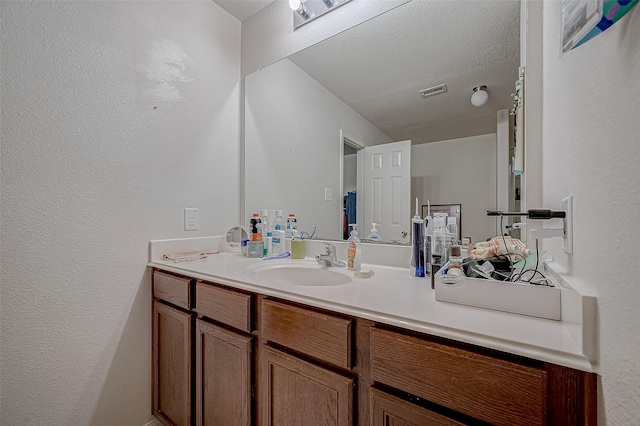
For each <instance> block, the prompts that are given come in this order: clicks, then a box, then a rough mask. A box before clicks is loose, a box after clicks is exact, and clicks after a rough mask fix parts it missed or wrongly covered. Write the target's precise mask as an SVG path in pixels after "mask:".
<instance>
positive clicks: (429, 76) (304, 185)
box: [245, 0, 520, 241]
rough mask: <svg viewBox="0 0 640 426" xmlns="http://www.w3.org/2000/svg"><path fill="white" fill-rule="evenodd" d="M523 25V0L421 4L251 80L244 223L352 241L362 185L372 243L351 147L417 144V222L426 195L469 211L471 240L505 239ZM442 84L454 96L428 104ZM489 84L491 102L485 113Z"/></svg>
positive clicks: (363, 229) (361, 215) (466, 228)
mask: <svg viewBox="0 0 640 426" xmlns="http://www.w3.org/2000/svg"><path fill="white" fill-rule="evenodd" d="M519 15H520V2H519V0H504V1H482V2H477V1H466V0H456V1H412V2H409V3H406V4H404V5H402V6H399V7H397V8H396V9H393V10H390V11H388V12H386V13H385V14H383V15H380V16H378V17H376V18H374V19H371V20H369V21H367V22H364V23H362V24H360V25H358V26H356V27H354V28H352V29H350V30H348V31H345V32H343V33H340V34H338V35H336V36H334V37H332V38H329V39H327V40H325V41H323V42H321V43H318V44H316V45H314V46H311V47H309V48H307V49H305V50H303V51H300V52H298V53H296V54H294V55H292V56H290V57H289V58H286V59H284V60H281V61H279V62H277V63H275V64H273V65H270V66H268V67H265V68H262V69H261V70H259V71H257V72H255V73H253V74H250V75H248V76H247V77H246V79H245V173H246V175H245V208H246V210H245V219H246V220H247V221H248V220H249V217H251V214H252V213H255V212H258V211H259V210H260V209H284V210H285V211H284V213H285V216H286V215H288V214H289V213H294V214H295V215H296V217H297V219H298V228H299V229H300V230H306V231H312V230H313V227H314V224H317V232H316V236H317V237H318V238H323V239H336V240H339V239H343V238H345V232H344V231H345V226H344V225H345V212H346V203H345V198H344V197H345V196H348V194H349V192H353V187H354V186H355V193H356V199H357V201H356V213H355V215H356V222H357V223H358V224H359V226H358V230H359V235H360V236H361V237H363V236H366V235H368V234H369V231H370V228H371V224H370V223H367V222H366V221H365V213H367V212H368V209H369V208H370V207H371V206H372V205H373V201H372V200H371V197H369V199H364V196H365V194H366V191H364V189H363V188H364V187H363V186H362V185H363V183H362V180H364V177H363V169H364V166H365V164H363V162H364V153H362V152H363V151H365V150H364V149H362V150H358V151H357V152H356V153H355V154H352V153H349V149H350V148H345V147H346V146H349V147H353V146H354V145H355V146H359V147H364V148H367V147H373V146H378V145H382V144H387V143H391V142H396V141H404V140H410V141H411V147H410V151H411V152H410V157H411V164H410V166H411V167H410V175H411V178H410V185H408V188H403V192H402V200H403V201H402V203H406V207H407V210H408V211H411V210H410V206H411V200H414V199H415V198H416V197H417V198H419V200H420V202H421V204H426V201H427V200H429V201H430V202H431V203H432V204H461V205H462V209H463V210H464V212H465V221H464V224H463V226H462V227H461V229H460V231H461V233H462V235H463V236H468V237H471V239H472V240H473V241H480V240H484V239H486V238H487V237H491V236H493V235H495V232H496V228H495V220H492V219H491V218H487V217H486V215H485V212H486V210H488V209H495V208H497V207H498V206H497V205H498V203H499V202H500V201H499V200H501V199H507V198H508V194H506V190H505V194H501V193H500V191H502V189H496V188H508V182H507V184H505V182H503V181H508V180H509V179H510V177H509V174H508V171H507V170H508V169H509V164H508V163H509V158H510V157H511V155H510V154H509V152H508V150H509V142H508V140H509V134H510V132H511V130H510V121H511V120H510V117H509V115H508V112H507V111H508V110H509V109H510V108H512V106H513V100H512V98H511V94H512V93H513V92H514V83H515V81H516V80H517V78H518V65H519V36H520V30H519V23H520V16H519ZM328 19H330V17H328ZM439 84H446V86H447V91H446V92H445V93H439V94H436V95H433V96H430V97H426V98H425V97H422V96H421V95H420V94H419V92H420V91H421V90H423V89H425V88H428V87H432V86H436V85H439ZM479 85H485V86H487V93H488V94H489V100H488V102H487V103H486V104H485V105H484V106H482V107H474V106H472V104H471V95H472V94H473V88H474V87H476V86H479ZM501 138H502V139H506V142H501ZM504 151H506V152H504ZM361 153H362V154H361ZM360 155H361V156H362V158H360V159H359V156H360ZM352 156H353V157H352ZM497 158H500V159H502V158H504V160H500V161H498V160H497ZM353 166H355V171H353V169H352V168H351V167H353ZM354 174H355V185H354V183H353V175H354ZM514 192H515V191H514ZM504 208H508V206H504ZM406 216H407V217H406V218H404V217H403V218H402V220H404V221H405V223H406V228H407V230H410V226H409V223H410V219H411V217H410V216H411V214H407V215H406ZM371 221H373V220H371ZM347 222H348V220H347ZM309 233H311V232H309ZM381 236H382V237H383V239H385V236H383V235H382V234H381ZM386 239H387V240H391V241H402V239H401V238H399V237H398V236H397V235H394V236H391V237H387V238H386ZM409 240H410V237H407V239H406V241H409Z"/></svg>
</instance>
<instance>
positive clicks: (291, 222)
mask: <svg viewBox="0 0 640 426" xmlns="http://www.w3.org/2000/svg"><path fill="white" fill-rule="evenodd" d="M296 229H298V222H297V221H296V216H295V215H294V214H293V213H290V214H289V217H288V218H287V229H286V231H285V232H286V234H287V237H288V238H293V231H294V230H296Z"/></svg>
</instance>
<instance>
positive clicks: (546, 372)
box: [371, 327, 595, 426]
mask: <svg viewBox="0 0 640 426" xmlns="http://www.w3.org/2000/svg"><path fill="white" fill-rule="evenodd" d="M484 352H485V351H482V350H480V349H473V350H472V349H471V347H468V346H467V345H453V344H447V343H444V342H442V341H434V340H433V339H431V338H428V337H427V336H416V335H412V334H411V335H410V334H405V333H402V332H397V331H395V330H388V329H380V328H376V327H374V328H372V329H371V374H372V376H373V378H374V380H375V382H376V383H379V384H382V385H385V386H389V387H392V388H394V389H398V390H400V391H403V392H408V393H409V394H412V395H415V396H417V397H419V398H422V399H424V400H426V401H429V402H431V403H434V404H438V405H439V406H442V407H445V408H446V409H448V410H453V411H455V412H456V413H459V414H461V415H464V416H468V417H469V418H472V419H477V420H481V421H484V422H487V423H490V424H494V425H505V426H514V425H523V426H529V425H546V424H550V425H556V424H580V425H585V424H595V423H592V422H594V421H595V419H594V416H595V413H594V412H593V410H595V407H594V406H593V405H592V404H593V403H594V402H595V401H593V400H592V395H590V394H589V393H590V392H591V391H592V390H594V389H595V388H593V389H592V385H591V384H589V383H590V381H591V380H593V378H594V377H595V375H593V374H589V373H584V372H580V371H576V370H572V369H569V368H563V367H557V366H553V365H550V364H547V363H542V362H538V361H533V360H528V359H523V358H518V357H512V356H509V355H507V354H500V353H493V354H486V353H484ZM506 358H511V359H506ZM572 383H575V385H571V384H572ZM558 401H562V403H558Z"/></svg>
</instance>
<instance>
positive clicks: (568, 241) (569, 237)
mask: <svg viewBox="0 0 640 426" xmlns="http://www.w3.org/2000/svg"><path fill="white" fill-rule="evenodd" d="M562 209H563V210H564V211H565V218H564V237H562V248H564V251H565V252H567V253H573V195H569V196H568V197H566V198H563V199H562Z"/></svg>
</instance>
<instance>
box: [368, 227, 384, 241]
mask: <svg viewBox="0 0 640 426" xmlns="http://www.w3.org/2000/svg"><path fill="white" fill-rule="evenodd" d="M367 239H368V240H371V241H382V239H381V238H380V235H378V230H377V229H376V224H375V223H372V224H371V232H370V233H369V235H367Z"/></svg>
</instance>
